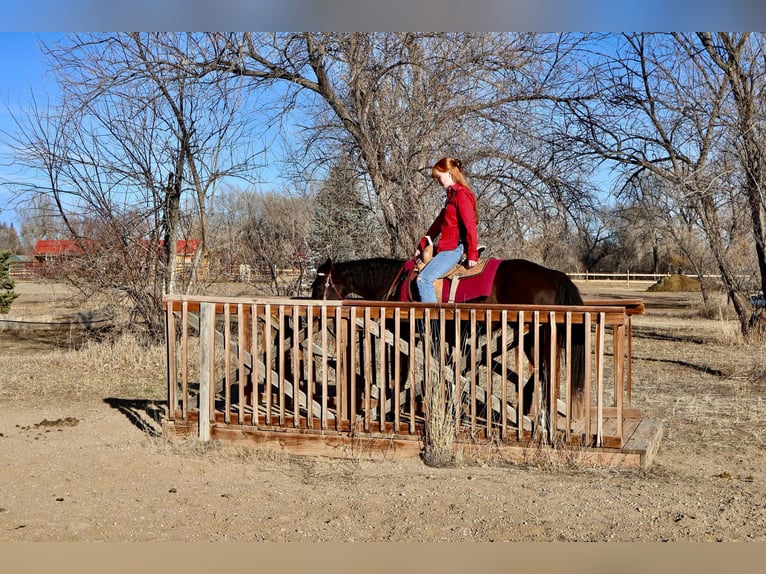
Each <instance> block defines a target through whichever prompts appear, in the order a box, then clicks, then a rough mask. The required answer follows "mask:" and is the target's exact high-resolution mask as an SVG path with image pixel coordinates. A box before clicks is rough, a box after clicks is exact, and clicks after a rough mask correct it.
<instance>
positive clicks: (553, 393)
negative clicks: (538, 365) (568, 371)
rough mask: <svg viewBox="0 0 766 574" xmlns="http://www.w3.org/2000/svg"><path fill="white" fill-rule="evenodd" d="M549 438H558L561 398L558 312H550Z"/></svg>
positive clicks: (551, 439) (552, 439)
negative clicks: (557, 428)
mask: <svg viewBox="0 0 766 574" xmlns="http://www.w3.org/2000/svg"><path fill="white" fill-rule="evenodd" d="M548 327H549V329H548V333H549V335H548V338H549V339H550V341H549V342H548V365H549V369H548V370H549V371H550V374H549V376H548V389H549V392H548V407H547V408H548V440H550V441H551V442H553V441H554V440H555V438H556V426H557V425H556V423H557V421H558V410H559V409H558V398H559V393H558V391H559V382H560V381H559V361H558V357H559V354H558V333H557V329H556V312H555V311H549V312H548Z"/></svg>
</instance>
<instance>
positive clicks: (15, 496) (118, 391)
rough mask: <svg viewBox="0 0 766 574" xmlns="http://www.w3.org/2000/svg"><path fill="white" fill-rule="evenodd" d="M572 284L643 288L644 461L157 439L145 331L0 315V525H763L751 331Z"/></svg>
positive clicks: (158, 536) (165, 531) (692, 303)
mask: <svg viewBox="0 0 766 574" xmlns="http://www.w3.org/2000/svg"><path fill="white" fill-rule="evenodd" d="M580 286H581V288H582V290H583V293H584V294H585V296H586V298H588V297H594V298H595V297H613V296H623V297H641V298H644V300H645V301H646V305H647V313H646V315H644V316H641V317H637V318H636V319H635V322H634V333H635V340H634V392H633V405H634V406H637V407H639V408H641V409H643V411H644V413H645V415H646V416H650V417H652V418H657V419H661V420H662V421H663V423H664V437H663V439H662V442H661V445H660V448H659V451H658V453H657V456H656V458H655V461H654V464H653V465H652V466H651V468H649V469H648V470H631V471H625V470H619V469H614V468H607V469H604V468H586V467H577V466H576V465H575V466H572V467H564V466H552V467H545V466H544V465H538V466H534V465H524V466H520V465H503V466H493V465H489V464H464V465H461V466H457V467H452V468H431V467H428V466H426V465H424V464H423V463H421V462H419V461H404V462H395V461H368V460H330V459H318V458H305V457H304V458H301V457H294V456H287V455H280V454H270V453H262V452H258V451H254V450H249V449H246V448H243V447H233V446H224V445H220V444H209V445H202V444H200V443H197V442H195V441H182V442H169V441H167V440H165V439H164V438H163V437H162V436H160V434H159V426H158V425H157V422H156V417H157V416H158V413H159V412H160V409H161V407H162V404H163V401H164V400H165V398H166V391H165V387H164V384H165V383H164V364H163V357H162V351H161V349H142V348H141V347H140V346H136V347H135V349H131V348H128V349H127V350H126V349H125V348H124V347H125V343H124V341H123V343H122V344H121V347H122V348H121V349H115V348H113V347H112V346H109V345H104V344H101V345H86V346H85V347H83V348H82V349H80V350H72V349H60V348H52V347H51V346H50V344H49V342H46V341H42V342H41V341H36V340H30V339H18V338H15V337H12V336H9V335H7V334H2V333H0V353H1V364H2V374H3V375H2V378H1V379H2V380H0V541H1V542H17V541H47V542H60V541H107V542H126V541H169V542H220V541H242V542H246V541H273V542H389V541H398V542H467V541H482V542H490V541H519V542H533V541H534V542H548V541H622V542H639V541H641V542H661V541H671V542H679V541H696V542H708V541H760V542H765V541H766V448H765V447H766V445H765V444H764V442H765V441H766V402H765V401H764V393H765V392H766V366H765V365H764V361H763V352H764V345H763V344H745V343H742V342H740V341H739V340H738V337H737V327H736V323H734V322H733V321H731V320H726V319H723V318H722V317H725V316H726V312H725V308H722V311H721V316H720V317H715V316H714V317H713V318H709V319H703V318H700V317H699V313H698V309H699V302H700V296H699V294H684V293H680V294H679V293H673V294H669V293H647V292H645V288H646V285H642V284H636V283H633V284H631V285H629V286H628V285H622V284H616V283H615V284H610V285H607V284H596V283H589V284H584V283H583V284H580ZM16 290H17V292H19V293H21V298H20V299H19V300H17V302H16V303H14V306H13V308H12V312H14V313H19V314H25V315H28V314H29V313H34V312H40V311H41V310H42V309H43V308H45V307H46V306H49V305H54V304H55V305H59V306H61V307H67V306H73V305H75V303H74V301H75V298H74V297H73V296H72V294H71V293H69V292H68V291H67V290H66V289H65V288H63V287H62V286H59V285H39V284H35V283H29V282H20V283H18V284H17V288H16ZM76 304H77V305H82V303H80V302H78V303H76ZM721 305H725V302H722V303H721ZM713 315H715V313H713ZM708 316H709V315H708Z"/></svg>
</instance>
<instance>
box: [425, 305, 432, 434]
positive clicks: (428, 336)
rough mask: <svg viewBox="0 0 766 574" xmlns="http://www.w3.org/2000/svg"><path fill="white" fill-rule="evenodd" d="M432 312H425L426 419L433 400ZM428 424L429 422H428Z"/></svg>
mask: <svg viewBox="0 0 766 574" xmlns="http://www.w3.org/2000/svg"><path fill="white" fill-rule="evenodd" d="M432 391H433V389H432V388H431V310H430V309H429V308H427V307H426V308H425V309H424V310H423V400H424V404H425V405H426V407H425V411H426V417H428V413H430V412H431V408H432V406H433V400H432V397H431V392H432ZM426 424H428V421H427V420H426Z"/></svg>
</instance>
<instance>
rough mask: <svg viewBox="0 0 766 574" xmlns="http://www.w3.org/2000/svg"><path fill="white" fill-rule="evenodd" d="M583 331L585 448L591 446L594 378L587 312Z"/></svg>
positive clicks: (590, 327)
mask: <svg viewBox="0 0 766 574" xmlns="http://www.w3.org/2000/svg"><path fill="white" fill-rule="evenodd" d="M583 322H584V325H583V329H584V331H585V381H584V385H585V388H584V389H583V396H584V400H585V444H584V445H583V446H590V445H591V436H593V435H592V434H591V428H590V427H591V412H590V411H591V409H590V407H591V386H590V382H591V377H592V376H593V363H592V356H593V347H592V346H591V337H592V334H591V329H592V326H591V325H592V317H591V314H590V313H588V312H586V313H585V314H584V317H583Z"/></svg>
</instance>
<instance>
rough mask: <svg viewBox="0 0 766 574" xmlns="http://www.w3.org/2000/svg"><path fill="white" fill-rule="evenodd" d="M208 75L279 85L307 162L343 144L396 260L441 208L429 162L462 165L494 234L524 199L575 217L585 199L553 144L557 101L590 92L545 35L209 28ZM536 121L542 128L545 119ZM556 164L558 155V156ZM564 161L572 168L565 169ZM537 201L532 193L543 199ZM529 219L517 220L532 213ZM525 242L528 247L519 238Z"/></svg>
mask: <svg viewBox="0 0 766 574" xmlns="http://www.w3.org/2000/svg"><path fill="white" fill-rule="evenodd" d="M208 38H209V41H210V44H211V46H210V47H209V48H208V53H207V57H205V58H203V57H200V59H199V61H198V64H199V70H200V74H205V75H212V74H218V75H220V76H223V77H226V76H237V77H245V78H248V79H249V80H250V81H251V82H252V86H253V87H264V88H265V87H268V88H270V89H277V88H276V86H278V85H282V86H283V88H282V89H283V90H284V95H283V104H284V107H283V110H293V109H295V110H297V111H299V112H302V113H303V115H301V116H300V117H301V119H302V120H305V121H301V122H300V124H301V126H304V127H305V139H304V140H303V142H304V146H305V147H304V149H305V155H304V156H303V157H304V158H305V162H304V163H305V166H310V165H314V166H317V167H323V166H325V165H326V163H325V162H326V161H327V159H331V160H334V159H335V157H336V156H335V155H334V154H333V155H328V154H327V152H326V150H327V149H333V150H334V149H347V150H348V153H349V157H351V158H352V160H353V161H354V163H355V164H356V165H359V166H362V167H363V171H364V174H365V176H366V178H367V181H368V182H369V186H370V188H371V189H372V190H373V191H374V194H375V198H376V203H377V206H376V208H377V210H378V212H379V213H380V215H381V220H382V225H383V228H384V230H385V232H386V234H387V239H388V245H389V251H390V253H391V254H395V255H404V254H410V253H411V252H412V250H413V248H414V246H415V244H416V242H417V241H418V240H419V238H420V235H421V234H422V233H423V230H424V229H426V227H427V225H428V224H429V223H430V221H431V220H432V218H433V216H434V215H435V213H436V212H437V210H438V209H439V208H440V207H441V203H442V201H443V194H442V192H441V191H440V189H439V188H438V186H435V185H434V184H433V182H432V181H431V179H430V166H431V165H432V164H433V163H434V162H435V161H436V160H438V159H439V157H441V156H443V155H451V156H454V157H460V159H462V160H463V161H464V164H465V165H466V166H467V175H468V176H469V179H470V180H471V181H472V183H473V184H474V186H475V188H476V189H475V190H476V192H477V195H478V198H479V202H480V205H481V206H482V212H484V213H487V214H488V217H487V219H482V221H481V222H480V225H481V226H483V227H482V229H486V230H487V231H488V235H489V236H492V235H493V234H495V233H498V232H501V231H502V232H503V235H502V237H503V239H501V240H500V241H499V242H498V243H500V244H501V245H505V244H506V243H507V241H506V240H505V238H506V237H507V235H508V230H509V229H513V226H512V225H509V221H510V220H511V219H512V218H513V217H514V211H515V209H516V206H517V204H520V207H521V208H522V209H523V206H524V205H525V204H527V202H529V204H530V210H534V209H536V208H537V207H538V206H540V205H542V206H544V208H545V209H555V210H557V211H558V213H559V214H560V215H563V216H571V214H572V213H573V212H574V213H577V212H579V211H580V208H581V207H582V206H584V205H585V203H584V202H582V201H581V199H582V194H583V193H585V192H586V190H584V189H583V187H582V186H580V185H578V184H577V183H576V181H575V178H572V177H571V176H572V175H577V174H576V171H577V170H575V169H572V165H571V163H569V162H571V160H572V159H573V158H572V157H570V158H569V160H568V162H567V161H565V159H564V156H563V155H559V156H556V154H555V153H554V146H555V145H556V142H555V141H554V140H553V139H552V138H551V137H547V136H546V129H547V126H549V125H550V123H551V118H552V117H555V115H556V114H555V112H554V107H555V106H556V105H558V104H561V103H562V102H564V101H567V100H569V99H571V98H581V97H584V96H583V95H581V94H579V92H578V90H577V86H576V83H575V82H573V76H572V75H571V66H573V65H574V64H573V63H574V62H576V60H577V58H576V57H575V56H574V52H573V50H574V46H576V45H577V43H578V42H579V41H580V39H579V38H573V37H569V36H565V35H536V34H426V33H423V34H415V33H401V34H394V33H385V34H369V33H355V34H325V33H323V34H315V33H301V34H251V33H244V34H210V35H209V36H208ZM536 120H539V121H536ZM554 156H555V158H554ZM565 163H567V165H565ZM532 198H536V199H537V201H535V200H534V199H532ZM525 217H526V214H524V215H521V216H519V217H518V220H522V219H525ZM522 241H523V239H522Z"/></svg>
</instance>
